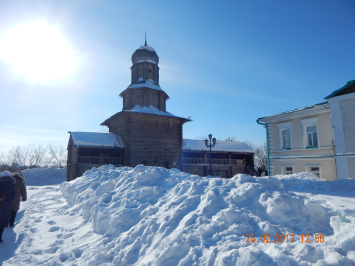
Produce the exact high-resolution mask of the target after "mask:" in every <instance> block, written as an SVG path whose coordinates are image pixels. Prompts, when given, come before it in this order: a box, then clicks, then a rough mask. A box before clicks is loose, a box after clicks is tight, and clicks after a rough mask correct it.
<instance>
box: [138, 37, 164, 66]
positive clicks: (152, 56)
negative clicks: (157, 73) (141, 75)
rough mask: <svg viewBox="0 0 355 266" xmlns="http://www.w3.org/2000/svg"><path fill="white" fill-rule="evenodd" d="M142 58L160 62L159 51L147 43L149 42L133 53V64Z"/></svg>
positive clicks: (147, 60) (156, 62)
mask: <svg viewBox="0 0 355 266" xmlns="http://www.w3.org/2000/svg"><path fill="white" fill-rule="evenodd" d="M141 60H145V61H146V62H149V61H153V62H154V63H155V64H158V63H159V57H158V55H157V53H156V52H155V50H154V48H153V47H150V46H148V45H147V42H146V43H145V44H144V45H143V46H141V47H139V48H138V49H137V50H136V51H135V52H134V53H133V54H132V64H135V63H137V62H138V61H141Z"/></svg>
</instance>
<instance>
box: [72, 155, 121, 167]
mask: <svg viewBox="0 0 355 266" xmlns="http://www.w3.org/2000/svg"><path fill="white" fill-rule="evenodd" d="M78 158H79V161H78V163H82V164H98V165H104V164H113V165H121V164H122V158H120V157H100V156H79V157H78Z"/></svg>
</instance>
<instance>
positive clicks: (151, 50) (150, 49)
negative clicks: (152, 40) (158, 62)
mask: <svg viewBox="0 0 355 266" xmlns="http://www.w3.org/2000/svg"><path fill="white" fill-rule="evenodd" d="M136 47H137V46H136ZM138 49H143V50H147V51H149V52H155V50H154V48H153V47H151V46H148V45H142V46H140V47H139V48H138Z"/></svg>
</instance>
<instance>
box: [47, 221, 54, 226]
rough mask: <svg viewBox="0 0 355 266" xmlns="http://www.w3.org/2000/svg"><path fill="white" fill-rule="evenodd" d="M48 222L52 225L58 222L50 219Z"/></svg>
mask: <svg viewBox="0 0 355 266" xmlns="http://www.w3.org/2000/svg"><path fill="white" fill-rule="evenodd" d="M47 223H48V224H50V225H53V224H56V222H55V221H49V222H47Z"/></svg>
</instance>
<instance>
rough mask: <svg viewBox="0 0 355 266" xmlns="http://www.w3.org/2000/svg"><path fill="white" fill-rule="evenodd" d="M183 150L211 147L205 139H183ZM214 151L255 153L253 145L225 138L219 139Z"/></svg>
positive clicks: (203, 149)
mask: <svg viewBox="0 0 355 266" xmlns="http://www.w3.org/2000/svg"><path fill="white" fill-rule="evenodd" d="M183 150H184V151H186V150H194V151H209V150H210V149H209V148H207V147H206V145H205V141H204V140H203V139H183ZM212 151H226V152H247V153H255V151H254V150H253V149H252V147H250V146H249V145H248V144H246V143H243V142H236V141H223V140H217V142H216V146H214V147H213V148H212Z"/></svg>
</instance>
